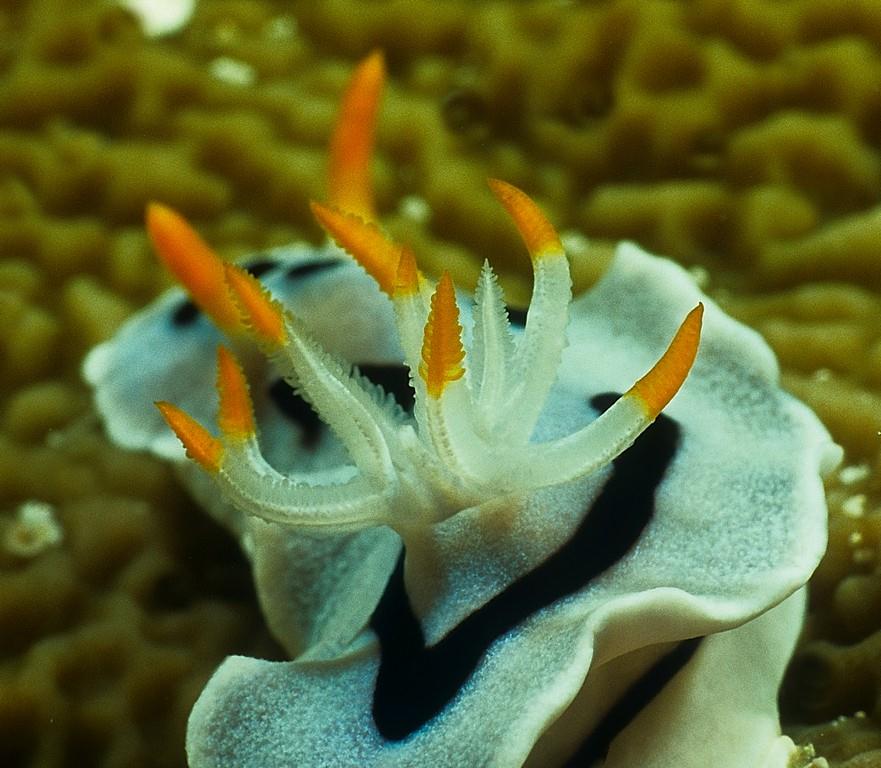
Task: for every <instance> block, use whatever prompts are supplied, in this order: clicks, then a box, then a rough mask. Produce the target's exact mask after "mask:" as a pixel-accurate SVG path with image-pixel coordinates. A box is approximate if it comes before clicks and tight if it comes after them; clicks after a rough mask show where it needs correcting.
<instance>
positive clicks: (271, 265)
mask: <svg viewBox="0 0 881 768" xmlns="http://www.w3.org/2000/svg"><path fill="white" fill-rule="evenodd" d="M241 266H242V268H243V269H244V270H246V271H247V272H250V273H251V274H252V275H253V276H254V277H258V278H259V277H261V276H262V275H264V274H266V273H267V272H269V271H271V270H273V269H275V268H276V267H277V266H278V262H277V261H275V260H274V259H266V258H256V259H253V260H251V261H249V262H248V263H247V264H242V265H241ZM201 314H202V310H201V309H199V307H197V306H196V304H195V302H194V301H193V300H192V299H189V298H187V299H181V301H180V303H179V304H178V305H177V306H176V307H175V308H174V309H173V310H172V312H171V322H172V324H173V325H175V326H177V327H178V328H184V327H186V326H188V325H192V324H193V323H195V322H196V320H197V319H198V318H199V315H201Z"/></svg>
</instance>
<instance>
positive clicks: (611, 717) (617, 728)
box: [563, 637, 703, 768]
mask: <svg viewBox="0 0 881 768" xmlns="http://www.w3.org/2000/svg"><path fill="white" fill-rule="evenodd" d="M702 640H703V638H702V637H693V638H691V639H689V640H683V641H682V642H681V643H678V644H677V645H676V647H675V648H673V650H671V651H668V652H667V653H666V654H664V655H663V656H662V657H661V658H660V659H658V660H657V661H656V662H655V663H654V665H653V666H651V667H649V669H648V670H646V671H645V672H644V673H643V675H642V676H641V677H640V678H639V679H638V680H636V682H634V683H633V684H632V685H631V686H630V687H629V688H628V689H627V690H626V691H625V692H624V694H623V695H622V696H621V698H620V699H618V701H616V702H615V704H614V705H613V706H612V707H611V709H609V711H608V712H606V714H605V716H604V717H603V719H602V720H600V722H599V723H597V725H596V727H595V728H594V729H593V731H591V733H590V735H589V736H588V737H587V738H586V739H585V740H584V741H583V742H582V744H581V746H580V747H579V748H578V750H577V751H576V752H575V754H574V755H572V757H570V758H569V759H568V760H567V761H566V762H565V763H564V764H563V768H591V766H593V765H594V764H595V763H596V761H597V760H602V759H604V758H605V757H606V755H607V754H608V752H609V747H610V746H611V744H612V741H613V740H614V739H615V737H616V736H617V735H618V734H619V733H621V731H623V730H624V729H625V728H626V727H627V726H628V725H630V723H631V722H632V721H633V719H634V718H635V717H636V716H637V715H638V714H639V713H640V712H641V711H642V710H643V709H645V708H646V707H647V706H648V705H649V704H651V703H652V701H653V700H654V698H655V696H657V695H658V694H659V693H660V692H661V691H662V690H663V689H664V687H665V686H666V685H667V683H669V682H670V681H671V680H672V679H673V678H674V677H675V676H676V673H677V672H679V670H680V669H682V668H683V667H684V666H685V665H686V664H688V662H689V661H690V660H691V657H692V656H694V654H695V652H696V651H697V649H698V648H699V647H700V644H701V641H702Z"/></svg>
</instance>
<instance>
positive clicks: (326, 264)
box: [285, 259, 345, 280]
mask: <svg viewBox="0 0 881 768" xmlns="http://www.w3.org/2000/svg"><path fill="white" fill-rule="evenodd" d="M344 263H345V262H343V261H338V260H335V259H320V260H319V259H316V260H315V261H306V262H303V263H302V264H297V265H296V266H293V267H291V268H290V269H289V270H288V271H287V272H286V273H285V277H287V278H288V280H300V279H302V278H304V277H308V276H311V275H314V274H317V273H318V272H323V271H324V270H326V269H334V268H335V267H338V266H340V265H342V264H344Z"/></svg>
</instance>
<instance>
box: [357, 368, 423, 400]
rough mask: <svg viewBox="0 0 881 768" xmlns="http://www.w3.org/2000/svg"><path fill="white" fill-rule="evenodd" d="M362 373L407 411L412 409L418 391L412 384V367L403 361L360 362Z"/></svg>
mask: <svg viewBox="0 0 881 768" xmlns="http://www.w3.org/2000/svg"><path fill="white" fill-rule="evenodd" d="M358 370H359V371H360V372H361V374H362V375H363V376H364V377H365V378H367V379H369V380H370V381H372V382H373V383H374V384H378V385H379V386H381V387H382V388H383V389H384V390H385V391H386V392H388V393H389V394H390V395H391V396H392V397H393V398H395V402H396V403H397V404H398V405H400V406H401V408H403V409H404V410H405V411H412V410H413V404H414V401H415V397H416V393H415V392H414V391H413V387H411V386H410V369H409V368H407V366H406V365H404V364H403V363H358Z"/></svg>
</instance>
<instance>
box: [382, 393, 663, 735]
mask: <svg viewBox="0 0 881 768" xmlns="http://www.w3.org/2000/svg"><path fill="white" fill-rule="evenodd" d="M616 399H617V395H600V396H597V397H595V398H593V399H592V401H591V403H592V404H593V406H594V407H595V408H597V409H598V410H606V409H607V408H608V407H610V406H611V405H612V403H613V402H614V401H615V400H616ZM678 440H679V427H678V425H677V424H676V423H675V422H674V421H672V420H671V419H670V418H668V417H666V416H664V415H661V416H659V417H658V419H657V420H656V421H655V423H654V424H652V425H651V426H650V427H649V428H648V429H646V430H645V432H643V434H642V435H641V436H640V437H639V438H638V439H637V441H636V442H635V443H634V444H633V445H632V446H631V447H630V448H629V449H628V450H626V451H625V452H624V453H622V454H621V455H620V456H618V457H617V458H616V459H615V460H614V462H613V465H614V466H613V471H612V473H611V476H610V477H609V480H608V481H607V482H606V484H605V486H604V487H603V489H602V491H601V492H600V494H599V496H598V497H597V499H596V501H595V502H594V504H593V505H592V507H591V508H590V510H589V511H588V513H587V514H586V515H585V517H584V519H583V521H582V523H581V524H580V525H579V527H578V528H577V530H576V531H575V533H574V535H573V536H572V538H571V539H569V541H568V542H567V543H566V544H564V545H563V546H562V547H561V548H560V549H559V550H558V551H557V552H556V553H555V554H554V555H553V556H551V557H549V558H548V559H547V560H545V561H544V562H543V563H542V564H541V565H539V566H537V567H536V568H535V569H534V570H533V571H531V572H530V573H528V574H526V575H524V576H522V577H521V578H520V579H518V580H517V581H515V582H514V583H513V584H511V586H509V587H508V588H507V589H506V590H505V591H504V592H501V593H500V594H498V595H496V596H495V597H494V598H493V599H492V600H490V601H489V602H488V603H487V604H486V605H485V606H483V608H481V609H480V610H479V611H477V612H475V613H473V614H471V615H470V616H468V617H467V618H465V619H464V620H463V621H462V622H461V623H460V624H459V625H458V626H456V627H455V628H454V629H452V630H451V631H450V632H449V633H448V634H447V635H446V636H445V637H444V638H443V639H442V640H441V641H440V642H439V643H437V645H434V646H431V647H426V646H425V637H424V635H423V633H422V627H421V626H420V624H419V620H418V619H417V617H416V616H415V614H414V613H413V610H412V607H411V605H410V601H409V598H408V597H407V592H406V589H405V586H404V560H403V557H404V556H403V554H402V555H401V558H400V559H399V561H398V564H397V567H396V568H395V571H394V573H393V574H392V576H391V577H390V579H389V582H388V584H387V586H386V589H385V591H384V592H383V595H382V597H381V598H380V601H379V604H378V605H377V607H376V610H375V611H374V613H373V616H372V617H371V620H370V627H371V629H373V631H374V632H375V633H376V634H377V636H378V638H379V642H380V652H381V658H380V667H379V673H378V676H377V681H376V690H375V691H374V698H373V719H374V722H375V723H376V726H377V729H378V730H379V732H380V733H381V734H382V736H383V737H385V738H386V739H390V740H400V739H404V738H406V737H407V736H409V735H410V734H411V733H413V732H414V731H416V730H417V729H419V728H420V727H421V726H423V725H424V724H425V723H426V722H428V721H429V720H430V719H431V718H432V717H434V716H435V715H437V714H438V713H440V712H441V710H442V709H443V708H444V707H445V706H446V705H447V704H449V702H450V701H452V699H453V697H454V696H455V695H456V693H457V692H458V691H459V689H460V688H461V687H462V685H464V683H465V682H466V681H467V680H468V678H469V677H470V676H471V674H472V673H473V672H474V670H475V668H476V667H477V665H478V663H479V662H480V659H481V657H482V656H483V654H484V653H485V652H486V651H487V649H488V648H489V646H490V645H491V644H492V643H493V642H494V641H495V640H497V639H498V638H499V637H501V636H502V635H504V634H505V633H507V632H509V631H510V630H512V629H513V628H514V627H516V626H517V625H518V624H520V623H521V622H523V621H524V620H525V619H527V618H528V617H529V616H531V615H532V614H534V613H535V612H536V611H538V610H540V609H542V608H544V607H546V606H549V605H551V604H552V603H554V602H555V601H557V600H560V599H561V598H563V597H566V596H567V595H571V594H572V593H574V592H576V591H578V590H580V589H583V588H584V587H586V586H587V585H588V584H589V583H590V582H591V581H592V580H593V579H595V578H597V577H598V576H599V575H600V574H602V573H603V572H604V571H605V570H606V569H607V568H609V567H610V566H612V565H614V564H615V563H616V562H618V560H620V559H621V558H622V557H623V556H624V555H625V554H626V553H627V551H628V550H629V549H630V548H631V547H632V546H633V545H634V544H635V543H636V541H637V539H638V538H639V536H640V534H641V533H642V531H643V529H644V528H645V526H646V525H647V524H648V522H649V521H650V520H651V517H652V514H653V513H654V495H655V489H656V488H657V487H658V484H659V483H660V482H661V480H662V478H663V476H664V473H665V471H666V469H667V467H668V466H669V464H670V462H671V460H672V459H673V456H674V454H675V452H676V446H677V444H678Z"/></svg>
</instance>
